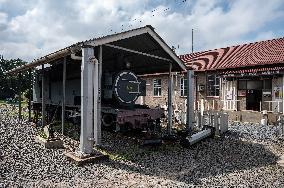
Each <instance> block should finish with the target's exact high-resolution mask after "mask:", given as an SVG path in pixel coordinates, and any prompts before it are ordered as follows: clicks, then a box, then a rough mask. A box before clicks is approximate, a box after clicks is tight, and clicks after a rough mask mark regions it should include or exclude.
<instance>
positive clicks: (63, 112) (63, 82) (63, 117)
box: [61, 56, 67, 135]
mask: <svg viewBox="0 0 284 188" xmlns="http://www.w3.org/2000/svg"><path fill="white" fill-rule="evenodd" d="M66 59H67V57H66V56H65V57H64V60H63V74H62V75H63V76H62V103H61V105H62V108H61V110H62V111H61V134H62V135H64V124H65V102H66V101H65V98H66Z"/></svg>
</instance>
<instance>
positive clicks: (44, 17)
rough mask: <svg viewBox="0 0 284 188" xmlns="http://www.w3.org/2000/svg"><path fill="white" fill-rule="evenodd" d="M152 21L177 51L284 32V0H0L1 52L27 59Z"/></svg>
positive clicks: (181, 51)
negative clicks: (192, 36)
mask: <svg viewBox="0 0 284 188" xmlns="http://www.w3.org/2000/svg"><path fill="white" fill-rule="evenodd" d="M145 25H152V26H153V27H154V28H155V31H156V32H157V33H158V34H159V35H160V36H161V37H162V38H163V39H164V40H165V41H166V42H167V44H168V45H169V46H175V47H176V48H177V49H176V52H177V54H179V55H182V54H187V53H191V44H192V42H191V30H192V29H194V40H193V43H194V51H204V50H210V49H215V48H221V47H227V46H232V45H238V44H243V43H250V42H255V41H261V40H268V39H273V38H280V37H284V1H283V0H0V54H1V55H3V56H4V58H5V59H15V58H21V59H23V60H25V61H28V62H30V61H32V60H33V59H36V58H39V57H41V56H44V55H46V54H48V53H51V52H54V51H56V50H59V49H61V48H64V47H66V46H69V45H71V44H74V43H76V42H79V41H83V40H87V39H91V38H95V37H99V36H104V35H108V34H113V33H115V32H117V33H118V32H121V31H125V30H129V29H134V28H137V27H141V26H145Z"/></svg>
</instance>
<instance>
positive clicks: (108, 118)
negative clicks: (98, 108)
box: [102, 114, 114, 128]
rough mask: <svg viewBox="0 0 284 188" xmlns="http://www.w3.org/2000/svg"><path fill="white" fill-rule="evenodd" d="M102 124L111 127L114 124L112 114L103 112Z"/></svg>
mask: <svg viewBox="0 0 284 188" xmlns="http://www.w3.org/2000/svg"><path fill="white" fill-rule="evenodd" d="M102 124H103V126H104V127H105V128H111V127H112V126H113V124H114V116H113V115H112V114H103V115H102Z"/></svg>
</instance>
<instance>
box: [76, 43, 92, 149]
mask: <svg viewBox="0 0 284 188" xmlns="http://www.w3.org/2000/svg"><path fill="white" fill-rule="evenodd" d="M93 57H94V49H93V48H88V47H87V48H82V65H81V135H80V148H79V152H80V153H82V154H91V153H92V152H93V143H94V141H93V117H94V116H93V99H94V97H93V91H94V90H93V85H94V84H93V80H94V76H93V72H94V63H93V62H92V58H93ZM94 110H95V109H94Z"/></svg>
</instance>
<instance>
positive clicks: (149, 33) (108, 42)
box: [6, 25, 186, 74]
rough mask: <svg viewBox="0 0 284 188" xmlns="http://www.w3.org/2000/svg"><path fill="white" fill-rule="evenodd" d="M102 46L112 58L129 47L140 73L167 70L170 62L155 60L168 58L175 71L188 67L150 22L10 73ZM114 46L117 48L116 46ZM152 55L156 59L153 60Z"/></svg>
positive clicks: (81, 44) (56, 53)
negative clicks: (133, 53)
mask: <svg viewBox="0 0 284 188" xmlns="http://www.w3.org/2000/svg"><path fill="white" fill-rule="evenodd" d="M100 45H105V47H106V48H105V49H106V50H104V54H105V55H106V56H108V57H107V58H106V60H109V58H114V56H115V55H117V54H118V53H119V51H123V50H125V49H128V50H129V51H127V53H128V55H127V56H128V57H129V58H131V59H132V60H133V61H135V63H136V66H137V67H138V66H139V67H138V69H139V70H138V73H140V74H141V73H154V72H165V71H167V70H168V63H164V64H157V63H156V64H155V62H160V61H164V60H168V61H170V62H172V65H173V70H175V71H182V70H186V66H185V65H184V64H183V62H182V61H181V60H180V59H179V58H178V56H177V55H176V54H175V53H174V52H173V50H172V49H171V48H170V47H169V46H168V45H167V44H166V43H165V41H164V40H163V39H162V38H161V37H160V36H159V35H158V34H157V33H156V32H155V31H154V28H153V27H152V26H150V25H147V26H144V27H140V28H136V29H132V30H129V31H125V32H121V33H117V34H112V35H107V36H103V37H99V38H94V39H90V40H86V41H82V42H78V43H76V44H73V45H71V46H68V47H66V48H63V49H61V50H58V51H55V52H53V53H50V54H48V55H45V56H43V57H41V58H39V59H35V60H34V61H32V62H31V63H28V64H26V65H23V66H20V67H17V68H15V69H12V70H10V71H8V72H6V73H7V74H13V73H17V72H21V71H25V70H28V69H30V68H34V67H37V66H39V65H42V64H46V63H52V62H54V61H55V60H56V59H59V58H62V57H64V56H66V55H70V54H71V53H73V52H74V50H77V51H79V50H80V49H81V47H84V46H92V47H94V48H97V47H98V46H100ZM112 46H114V47H116V48H112ZM78 49H79V50H78ZM95 51H96V49H95ZM134 51H135V52H140V54H138V55H137V54H136V56H133V55H130V54H131V53H132V52H134ZM145 54H147V55H146V56H144V57H145V58H141V56H143V55H145ZM151 57H156V58H152V59H151ZM146 63H148V64H146ZM161 65H162V66H161ZM107 66H111V65H107Z"/></svg>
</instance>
